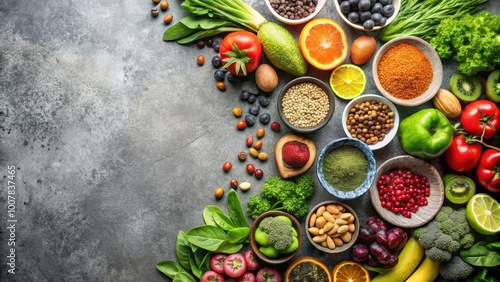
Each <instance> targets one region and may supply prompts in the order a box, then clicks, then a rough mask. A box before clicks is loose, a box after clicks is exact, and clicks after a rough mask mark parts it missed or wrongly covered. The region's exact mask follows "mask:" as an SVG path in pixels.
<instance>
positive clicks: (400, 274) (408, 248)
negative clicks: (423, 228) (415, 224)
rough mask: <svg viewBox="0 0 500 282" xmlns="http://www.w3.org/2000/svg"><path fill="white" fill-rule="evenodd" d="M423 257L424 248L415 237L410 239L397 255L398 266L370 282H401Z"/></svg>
mask: <svg viewBox="0 0 500 282" xmlns="http://www.w3.org/2000/svg"><path fill="white" fill-rule="evenodd" d="M423 257H424V248H423V247H422V246H420V244H418V242H417V239H416V238H415V237H413V236H412V237H410V239H408V242H406V245H405V246H404V248H403V250H401V253H399V257H398V264H397V265H396V266H395V267H393V268H391V269H389V270H387V271H385V272H382V273H380V274H379V275H377V276H375V278H373V279H372V280H371V281H372V282H386V281H391V282H403V281H405V279H406V278H407V277H408V276H410V274H411V273H412V272H413V271H414V270H415V269H416V268H417V266H418V264H419V263H420V261H421V260H422V258H423Z"/></svg>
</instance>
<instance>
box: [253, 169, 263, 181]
mask: <svg viewBox="0 0 500 282" xmlns="http://www.w3.org/2000/svg"><path fill="white" fill-rule="evenodd" d="M254 174H255V178H257V179H261V178H262V177H263V176H264V171H262V169H260V168H258V169H256V170H255V173H254Z"/></svg>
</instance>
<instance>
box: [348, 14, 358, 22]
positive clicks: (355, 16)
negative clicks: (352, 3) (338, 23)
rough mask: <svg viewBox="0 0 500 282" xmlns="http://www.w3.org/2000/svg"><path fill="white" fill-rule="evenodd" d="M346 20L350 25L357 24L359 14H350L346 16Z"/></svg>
mask: <svg viewBox="0 0 500 282" xmlns="http://www.w3.org/2000/svg"><path fill="white" fill-rule="evenodd" d="M347 19H349V21H350V22H351V23H357V22H359V13H358V12H350V13H349V15H347Z"/></svg>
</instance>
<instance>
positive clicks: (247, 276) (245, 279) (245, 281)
mask: <svg viewBox="0 0 500 282" xmlns="http://www.w3.org/2000/svg"><path fill="white" fill-rule="evenodd" d="M238 282H255V275H254V274H253V273H252V272H245V273H243V275H242V276H240V277H239V278H238Z"/></svg>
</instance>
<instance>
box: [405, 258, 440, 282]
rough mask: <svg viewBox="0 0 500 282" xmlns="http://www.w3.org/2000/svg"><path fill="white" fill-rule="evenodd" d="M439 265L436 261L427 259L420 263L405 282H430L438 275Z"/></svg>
mask: <svg viewBox="0 0 500 282" xmlns="http://www.w3.org/2000/svg"><path fill="white" fill-rule="evenodd" d="M439 265H440V263H439V262H437V261H433V260H431V259H430V258H428V257H425V259H424V260H423V261H422V263H421V264H420V266H419V267H418V268H417V270H415V272H413V274H412V275H411V276H410V277H408V279H407V280H406V282H432V281H434V280H435V279H436V278H437V277H438V275H439Z"/></svg>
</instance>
